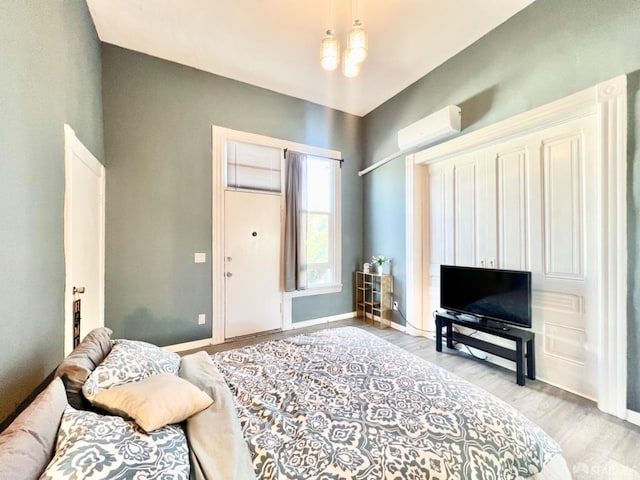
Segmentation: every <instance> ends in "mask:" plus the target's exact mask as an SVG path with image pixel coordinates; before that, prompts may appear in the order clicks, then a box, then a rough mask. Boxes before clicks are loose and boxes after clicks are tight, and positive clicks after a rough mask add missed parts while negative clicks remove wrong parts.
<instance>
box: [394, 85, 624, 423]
mask: <svg viewBox="0 0 640 480" xmlns="http://www.w3.org/2000/svg"><path fill="white" fill-rule="evenodd" d="M594 114H595V115H597V119H598V123H599V133H598V136H599V138H598V139H597V141H598V146H599V165H598V172H599V178H598V183H599V185H600V192H599V193H600V195H601V198H602V212H601V213H602V215H600V217H601V218H602V223H601V225H599V229H598V231H599V232H601V236H600V239H599V246H598V248H599V250H600V251H599V259H598V261H599V263H600V268H601V274H602V278H603V279H604V280H605V282H606V283H605V285H606V288H605V289H603V293H602V298H601V299H600V300H601V308H600V311H599V312H598V314H597V321H598V325H597V330H598V337H599V339H598V358H599V367H598V402H597V403H598V408H599V409H600V410H602V411H604V412H606V413H610V414H612V415H615V416H617V417H619V418H623V419H625V418H626V419H629V414H628V411H627V78H626V76H625V75H622V76H618V77H615V78H613V79H611V80H608V81H606V82H602V83H599V84H597V85H595V86H594V87H591V88H587V89H585V90H582V91H580V92H578V93H575V94H573V95H570V96H568V97H565V98H562V99H560V100H557V101H555V102H552V103H549V104H547V105H544V106H542V107H538V108H535V109H533V110H530V111H528V112H525V113H522V114H519V115H516V116H514V117H512V118H509V119H506V120H503V121H500V122H498V123H496V124H493V125H490V126H488V127H485V128H482V129H480V130H477V131H475V132H471V133H469V134H466V135H462V136H460V137H457V138H455V139H453V140H450V141H448V142H445V143H442V144H439V145H436V146H434V147H432V148H429V149H426V150H423V151H421V152H418V153H416V154H414V155H410V156H408V157H406V159H405V160H406V165H405V173H406V177H405V182H406V189H405V192H406V193H405V206H406V217H407V222H406V252H407V279H406V283H407V285H409V287H408V289H407V317H409V318H413V319H415V323H416V324H417V326H418V328H420V329H426V327H427V326H428V325H429V324H430V322H431V315H430V312H425V311H424V303H425V302H424V297H423V292H424V288H423V280H422V279H423V278H424V277H425V274H426V273H428V272H424V268H425V265H424V263H423V262H424V257H423V249H422V246H423V242H424V241H427V240H428V238H429V229H428V221H427V218H426V217H424V216H423V214H422V213H423V207H424V205H426V202H427V201H428V192H426V186H425V177H426V175H425V173H426V169H425V168H424V166H425V165H429V164H433V163H436V162H440V161H443V160H446V159H448V158H452V157H454V156H458V155H461V154H463V153H466V152H470V151H472V150H475V149H478V148H481V147H486V146H489V145H491V144H494V143H500V142H503V141H506V140H509V139H511V138H514V137H517V136H520V135H525V134H527V133H530V132H534V131H536V130H541V129H543V128H546V127H550V126H553V125H556V124H559V123H562V122H566V121H569V120H573V119H576V118H580V117H582V116H587V115H594ZM407 332H408V333H411V334H413V335H417V334H418V333H419V332H418V331H417V330H415V329H410V328H407Z"/></svg>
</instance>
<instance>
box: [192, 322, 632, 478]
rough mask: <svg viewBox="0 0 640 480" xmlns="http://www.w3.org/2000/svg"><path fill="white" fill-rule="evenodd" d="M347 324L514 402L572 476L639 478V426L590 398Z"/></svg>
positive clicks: (250, 340)
mask: <svg viewBox="0 0 640 480" xmlns="http://www.w3.org/2000/svg"><path fill="white" fill-rule="evenodd" d="M346 325H354V326H358V327H360V328H364V329H366V330H367V331H369V332H371V333H374V334H376V335H378V336H379V337H381V338H384V339H385V340H387V341H389V342H391V343H393V344H395V345H397V346H399V347H402V348H404V349H405V350H408V351H409V352H411V353H413V354H415V355H417V356H418V357H420V358H423V359H425V360H428V361H430V362H431V363H434V364H436V365H439V366H441V367H443V368H445V369H447V370H449V371H451V372H453V373H455V374H456V375H458V376H460V377H462V378H464V379H466V380H468V381H469V382H472V383H474V384H476V385H478V386H480V387H482V388H483V389H485V390H487V391H489V392H491V393H492V394H494V395H495V396H497V397H499V398H501V399H502V400H504V401H505V402H507V403H509V404H511V405H513V406H514V407H515V408H516V409H518V410H520V411H521V412H522V413H523V414H524V415H526V416H527V417H528V418H529V419H531V420H532V421H533V422H535V423H537V424H538V425H540V426H541V427H542V428H543V429H544V430H545V431H546V432H547V433H548V434H549V435H551V436H552V437H553V438H554V439H555V440H556V441H557V442H558V443H559V444H560V445H561V446H562V449H563V453H564V457H565V458H566V459H567V463H568V465H569V468H570V469H571V470H572V472H573V475H574V478H575V479H576V480H580V479H594V480H595V479H599V480H631V479H633V480H640V427H637V426H635V425H633V424H631V423H628V422H624V421H622V420H620V419H618V418H615V417H613V416H611V415H607V414H605V413H602V412H601V411H599V410H598V408H597V407H596V405H595V404H594V402H592V401H590V400H586V399H584V398H582V397H579V396H577V395H574V394H571V393H568V392H566V391H564V390H561V389H559V388H556V387H553V386H551V385H548V384H546V383H543V382H540V381H531V380H527V384H526V386H524V387H520V386H518V385H517V384H516V382H515V373H514V372H513V371H510V370H507V369H504V368H501V367H498V366H495V365H492V364H489V363H487V362H483V361H481V360H476V359H473V358H471V357H469V356H468V355H466V354H464V353H460V352H458V351H446V347H445V349H444V350H445V351H443V353H437V352H436V351H435V350H436V349H435V343H434V341H433V340H431V339H427V338H424V337H412V336H410V335H406V334H404V333H401V332H399V331H398V330H395V329H391V328H385V329H380V328H377V327H374V326H372V325H369V324H365V323H363V322H361V321H359V320H347V321H342V322H335V323H331V324H329V326H330V327H331V328H335V327H340V326H346ZM327 326H328V325H327V324H323V325H321V326H316V327H308V328H303V329H299V330H289V331H287V332H275V333H270V334H262V335H255V336H251V337H245V338H242V339H239V340H236V341H232V342H227V343H224V344H220V345H214V346H211V347H208V348H206V349H205V350H206V351H208V352H209V353H213V352H216V351H223V350H229V349H232V348H238V347H241V346H244V345H251V344H255V343H258V342H262V341H267V340H276V339H280V338H285V337H289V336H292V335H298V334H300V333H307V332H311V331H316V330H322V329H323V328H327ZM183 353H191V352H183Z"/></svg>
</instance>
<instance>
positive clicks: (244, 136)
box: [211, 125, 342, 344]
mask: <svg viewBox="0 0 640 480" xmlns="http://www.w3.org/2000/svg"><path fill="white" fill-rule="evenodd" d="M211 132H212V133H211V145H212V147H211V151H212V195H211V198H212V208H211V211H212V222H211V227H212V233H211V241H212V246H211V256H212V258H211V279H212V280H211V281H212V285H211V286H212V302H213V305H212V310H211V311H212V317H213V318H212V321H211V342H212V343H213V344H217V343H222V342H224V340H225V338H224V261H223V257H224V190H225V187H224V183H225V182H224V148H225V142H226V141H236V142H246V143H255V144H260V145H265V146H268V147H274V148H280V149H285V148H290V149H292V150H296V151H298V152H301V153H306V154H308V155H314V156H317V157H326V158H342V153H341V152H340V151H338V150H329V149H326V148H321V147H314V146H311V145H305V144H302V143H296V142H291V141H288V140H282V139H278V138H273V137H268V136H265V135H258V134H255V133H249V132H242V131H239V130H232V129H229V128H225V127H219V126H216V125H212V127H211ZM282 176H283V178H284V172H282ZM335 187H336V190H337V195H335V198H336V202H337V203H336V205H335V207H336V208H335V215H336V217H335V220H336V228H335V232H334V237H335V240H337V243H336V244H338V243H339V244H340V248H337V249H336V265H335V268H336V277H337V279H339V281H341V280H342V248H341V244H342V216H341V212H342V176H341V175H339V174H338V175H336V183H335ZM283 201H284V199H283ZM341 291H342V283H340V284H336V285H330V286H328V287H322V288H315V289H309V290H306V291H305V292H296V293H295V294H293V293H291V294H284V295H283V299H282V329H283V330H288V329H290V328H293V327H292V325H293V323H292V318H291V312H292V308H291V299H292V298H294V297H299V296H300V297H301V296H309V295H322V294H326V293H339V292H341ZM296 325H297V324H296Z"/></svg>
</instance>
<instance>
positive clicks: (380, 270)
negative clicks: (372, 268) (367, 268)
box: [376, 265, 383, 275]
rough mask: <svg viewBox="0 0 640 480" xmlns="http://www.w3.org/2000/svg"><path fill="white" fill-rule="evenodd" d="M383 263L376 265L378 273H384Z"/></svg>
mask: <svg viewBox="0 0 640 480" xmlns="http://www.w3.org/2000/svg"><path fill="white" fill-rule="evenodd" d="M382 267H383V266H382V265H376V272H377V273H378V275H382Z"/></svg>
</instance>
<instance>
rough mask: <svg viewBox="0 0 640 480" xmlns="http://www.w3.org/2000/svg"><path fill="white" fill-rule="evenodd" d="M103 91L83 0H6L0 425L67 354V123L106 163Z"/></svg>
mask: <svg viewBox="0 0 640 480" xmlns="http://www.w3.org/2000/svg"><path fill="white" fill-rule="evenodd" d="M100 85H101V65H100V48H99V41H98V38H97V36H96V33H95V29H94V27H93V23H92V22H91V19H90V16H89V13H88V10H87V5H86V3H85V2H84V1H83V0H66V1H63V2H62V1H51V0H29V1H24V0H9V1H4V2H2V9H1V12H0V125H1V127H0V155H1V158H0V421H1V420H2V419H4V418H6V417H7V416H8V415H9V414H10V413H11V412H12V411H13V410H14V409H15V408H16V407H17V406H18V405H19V404H20V402H22V400H24V399H25V398H26V397H27V396H28V395H29V393H31V391H33V390H34V388H36V387H37V386H38V384H39V383H40V382H42V380H44V378H45V377H46V376H47V375H48V374H49V373H51V372H52V371H53V370H54V369H55V367H56V365H57V364H58V363H59V362H60V361H61V360H62V358H63V354H64V347H63V325H64V313H63V311H64V307H63V296H64V251H63V223H62V222H63V205H64V204H63V201H64V132H63V125H64V123H68V124H69V125H70V126H71V127H72V128H73V129H74V130H75V131H76V134H77V135H78V137H79V138H80V140H81V141H82V142H83V143H84V144H85V145H86V146H87V147H88V148H89V149H90V150H91V151H92V152H93V153H94V155H96V157H97V158H98V159H101V158H102V157H103V139H102V131H103V129H102V98H101V95H100Z"/></svg>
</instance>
